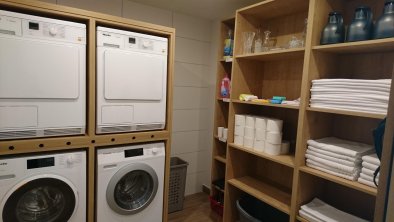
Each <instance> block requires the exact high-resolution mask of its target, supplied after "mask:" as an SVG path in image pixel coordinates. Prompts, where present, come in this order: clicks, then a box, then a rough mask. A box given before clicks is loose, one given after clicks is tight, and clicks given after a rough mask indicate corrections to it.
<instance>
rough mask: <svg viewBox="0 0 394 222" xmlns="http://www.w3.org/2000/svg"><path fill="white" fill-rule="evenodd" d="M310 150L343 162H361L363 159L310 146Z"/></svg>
mask: <svg viewBox="0 0 394 222" xmlns="http://www.w3.org/2000/svg"><path fill="white" fill-rule="evenodd" d="M308 149H309V150H311V151H313V152H316V153H320V154H323V155H326V156H330V157H334V158H337V159H341V160H347V161H350V162H360V161H361V157H350V156H345V155H342V154H337V153H334V152H330V151H327V150H322V149H319V148H316V147H313V146H308Z"/></svg>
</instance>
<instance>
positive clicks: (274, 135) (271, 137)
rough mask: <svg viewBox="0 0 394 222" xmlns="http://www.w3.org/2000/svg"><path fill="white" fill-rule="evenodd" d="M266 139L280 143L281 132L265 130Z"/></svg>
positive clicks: (273, 142)
mask: <svg viewBox="0 0 394 222" xmlns="http://www.w3.org/2000/svg"><path fill="white" fill-rule="evenodd" d="M266 141H267V142H269V143H272V144H282V133H279V132H273V131H267V134H266Z"/></svg>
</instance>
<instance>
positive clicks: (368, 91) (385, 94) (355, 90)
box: [311, 87, 390, 96]
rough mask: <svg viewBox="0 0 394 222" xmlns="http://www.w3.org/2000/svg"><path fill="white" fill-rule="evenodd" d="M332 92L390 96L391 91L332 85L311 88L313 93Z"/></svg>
mask: <svg viewBox="0 0 394 222" xmlns="http://www.w3.org/2000/svg"><path fill="white" fill-rule="evenodd" d="M330 93H335V94H337V93H343V94H346V93H360V94H365V93H366V94H373V95H381V96H390V92H385V91H376V90H357V89H340V88H335V87H331V88H328V89H315V88H311V94H315V95H316V94H320V95H321V94H330Z"/></svg>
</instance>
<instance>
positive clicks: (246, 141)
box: [244, 137, 254, 149]
mask: <svg viewBox="0 0 394 222" xmlns="http://www.w3.org/2000/svg"><path fill="white" fill-rule="evenodd" d="M253 142H254V138H248V137H244V147H246V148H252V149H253Z"/></svg>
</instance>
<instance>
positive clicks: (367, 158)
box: [362, 153, 380, 166]
mask: <svg viewBox="0 0 394 222" xmlns="http://www.w3.org/2000/svg"><path fill="white" fill-rule="evenodd" d="M362 159H363V161H365V162H368V163H371V164H374V165H377V166H380V160H379V157H378V155H377V154H376V153H374V154H370V155H366V156H363V157H362Z"/></svg>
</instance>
